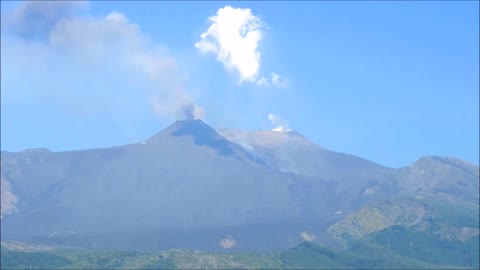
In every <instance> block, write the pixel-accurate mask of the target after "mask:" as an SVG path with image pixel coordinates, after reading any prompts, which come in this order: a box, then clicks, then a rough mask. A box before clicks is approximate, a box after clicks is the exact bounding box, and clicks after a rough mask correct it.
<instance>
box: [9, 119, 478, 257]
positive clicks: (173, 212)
mask: <svg viewBox="0 0 480 270" xmlns="http://www.w3.org/2000/svg"><path fill="white" fill-rule="evenodd" d="M443 172H446V173H447V174H446V176H448V177H446V176H445V177H440V178H439V177H437V176H436V175H438V174H439V173H443ZM1 180H2V220H1V225H2V232H1V233H2V239H37V240H38V241H57V243H58V242H62V243H64V244H68V245H76V244H78V245H84V246H85V245H87V246H89V245H104V246H109V247H111V246H116V247H119V246H122V245H124V246H125V247H132V246H135V247H136V248H138V249H144V250H145V249H147V250H156V249H165V248H172V247H181V248H198V247H201V248H210V249H214V248H219V246H218V243H219V241H221V240H222V239H223V238H224V237H225V235H228V236H229V237H231V238H232V239H234V240H235V241H232V243H236V245H234V246H233V248H239V249H245V250H250V249H252V248H257V249H264V250H270V249H275V248H277V249H282V248H284V247H291V246H293V245H295V244H298V243H299V242H301V241H303V240H304V239H303V238H302V235H304V234H302V233H305V232H306V231H308V232H309V234H315V235H316V236H317V238H316V239H317V241H324V242H325V243H328V241H330V240H332V239H330V238H329V237H328V235H327V234H326V232H327V230H326V228H327V227H328V226H330V225H332V224H334V223H336V222H338V221H341V220H343V219H344V218H345V217H346V216H347V215H349V214H351V213H354V212H355V211H356V210H358V209H360V208H361V207H362V206H364V205H366V204H367V203H369V202H373V201H378V200H384V199H388V198H391V197H395V196H414V195H415V194H416V193H418V192H427V193H429V192H430V193H445V194H447V195H449V196H454V197H460V198H462V199H464V200H470V201H471V200H473V199H475V198H478V167H476V166H474V165H471V164H468V163H467V162H464V161H460V160H456V159H455V160H453V159H442V158H423V159H421V160H420V161H419V162H417V163H415V164H414V165H412V166H409V167H405V168H400V169H392V168H386V167H384V166H381V165H379V164H376V163H374V162H371V161H368V160H365V159H362V158H360V157H356V156H353V155H348V154H343V153H337V152H334V151H330V150H327V149H324V148H322V147H320V146H317V145H316V144H315V143H313V142H311V141H310V140H308V139H306V138H304V137H303V136H302V135H300V134H299V133H297V132H294V131H290V132H274V131H241V130H219V131H216V130H214V129H212V128H211V127H210V126H208V125H207V124H206V123H204V122H203V121H201V120H185V121H177V122H175V123H173V124H172V125H170V126H168V127H167V128H166V129H164V130H163V131H161V132H159V133H157V134H155V135H154V136H152V137H151V138H149V139H147V140H145V141H143V142H139V143H135V144H129V145H123V146H115V147H111V148H104V149H90V150H80V151H66V152H51V151H49V150H47V149H30V150H25V151H21V152H6V151H2V153H1ZM451 187H455V188H453V189H452V188H451ZM475 188H476V189H475ZM139 233H141V234H142V237H143V238H142V237H140V236H139ZM87 235H89V237H87ZM322 235H324V236H322ZM79 239H81V241H80V240H79ZM228 239H230V238H228ZM133 242H135V244H133ZM260 243H270V244H260Z"/></svg>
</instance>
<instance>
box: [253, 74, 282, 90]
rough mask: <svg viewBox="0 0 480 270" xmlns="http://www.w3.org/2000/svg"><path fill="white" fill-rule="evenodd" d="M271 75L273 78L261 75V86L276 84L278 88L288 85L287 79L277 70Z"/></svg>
mask: <svg viewBox="0 0 480 270" xmlns="http://www.w3.org/2000/svg"><path fill="white" fill-rule="evenodd" d="M271 75H272V77H271V79H267V78H265V77H264V76H262V77H260V79H258V80H257V84H258V85H259V86H275V87H278V88H285V87H288V81H287V79H285V78H283V77H281V76H280V75H278V74H277V73H275V72H272V73H271Z"/></svg>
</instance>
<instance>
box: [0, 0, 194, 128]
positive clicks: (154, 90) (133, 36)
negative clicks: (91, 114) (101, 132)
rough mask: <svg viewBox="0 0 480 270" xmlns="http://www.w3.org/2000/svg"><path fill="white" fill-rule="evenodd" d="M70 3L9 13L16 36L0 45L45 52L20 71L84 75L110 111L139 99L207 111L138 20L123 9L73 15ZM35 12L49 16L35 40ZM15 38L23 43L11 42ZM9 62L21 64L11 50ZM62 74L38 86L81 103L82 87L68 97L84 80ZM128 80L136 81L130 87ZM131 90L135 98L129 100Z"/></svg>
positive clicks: (157, 108) (173, 111)
mask: <svg viewBox="0 0 480 270" xmlns="http://www.w3.org/2000/svg"><path fill="white" fill-rule="evenodd" d="M56 5H57V6H56ZM66 5H67V4H65V3H64V2H36V1H35V2H25V3H24V4H21V5H19V7H17V9H16V10H14V11H13V12H12V14H10V17H11V18H15V20H13V19H12V20H13V22H15V23H14V24H11V25H13V26H15V27H13V26H12V27H13V28H12V29H13V30H15V31H10V32H11V33H14V36H13V41H12V37H9V38H7V41H5V42H2V51H3V52H6V53H8V52H15V54H17V55H31V54H32V53H31V52H30V49H31V48H32V47H39V46H40V47H41V48H42V50H44V52H46V53H45V55H46V56H45V57H44V58H43V59H42V63H38V62H37V63H31V64H32V66H33V67H30V66H27V65H24V66H22V67H20V68H18V71H22V70H23V72H24V73H27V72H28V71H29V70H30V71H32V70H33V71H34V72H36V73H40V72H44V71H43V70H41V69H42V68H44V67H46V69H47V70H49V71H50V74H55V73H57V71H61V72H64V71H65V74H67V76H75V79H76V80H82V78H83V81H84V83H85V84H89V85H90V87H91V88H93V89H88V91H92V92H94V91H96V92H97V93H91V95H95V96H97V97H102V98H103V101H104V102H105V103H106V104H107V106H103V107H101V106H100V109H103V110H105V109H106V108H105V107H110V108H112V109H113V110H117V111H116V112H112V113H114V114H117V113H119V112H120V111H121V110H122V109H125V107H127V106H128V104H127V103H128V102H130V101H133V100H134V99H136V100H143V102H145V105H146V106H148V105H150V106H151V109H152V111H153V112H155V113H157V114H158V115H159V116H161V117H166V118H201V117H203V109H202V108H200V107H198V106H197V105H195V104H194V103H193V100H192V98H191V97H190V96H189V95H188V93H187V92H186V91H185V90H184V89H183V88H182V86H181V79H180V75H179V70H178V68H177V63H176V60H175V58H173V57H172V56H171V55H170V54H169V52H168V50H167V49H166V48H164V47H163V46H161V45H159V44H155V43H153V42H151V41H149V39H148V36H146V35H145V34H144V33H142V32H141V29H140V27H139V26H138V25H136V24H133V23H131V22H129V20H128V18H127V17H126V16H125V15H124V14H122V13H119V12H111V13H109V14H107V15H106V16H103V17H90V16H89V17H87V16H74V15H73V13H74V12H73V11H72V12H66V11H65V10H66V9H67V7H68V10H70V9H72V8H74V7H75V5H77V4H75V5H74V4H72V6H66ZM32 10H33V11H32ZM55 13H61V14H55ZM36 14H37V15H38V14H43V15H42V16H43V17H42V16H40V17H42V18H45V19H42V20H41V21H46V22H48V23H44V24H43V26H42V29H41V31H36V32H38V33H40V32H41V33H42V34H43V35H44V36H43V37H42V38H40V39H38V36H34V37H33V38H35V42H33V43H32V42H31V40H32V35H26V34H25V33H28V31H27V30H29V29H30V26H31V25H32V23H34V22H36V21H38V20H39V19H38V18H37V17H38V16H36ZM66 14H67V15H68V14H70V15H69V16H67V15H66ZM19 29H24V30H23V31H20V30H19ZM2 30H3V29H2ZM36 30H38V29H36ZM2 32H3V31H2ZM30 32H31V31H30ZM2 36H3V33H2ZM2 39H3V38H2ZM9 42H10V43H9ZM15 43H17V44H21V45H22V46H15V45H12V44H15ZM4 48H5V50H3V49H4ZM19 48H21V49H19ZM37 58H38V57H37ZM58 59H60V60H58ZM10 62H11V64H12V65H17V66H18V63H15V59H14V57H13V56H12V57H10V58H7V59H6V60H4V59H2V66H3V65H4V64H9V65H10ZM53 63H56V64H53ZM2 75H3V71H2ZM55 75H56V74H55ZM55 75H50V76H55ZM62 80H66V79H65V78H58V79H56V78H55V80H50V81H49V82H46V80H44V81H42V82H41V83H43V84H47V83H49V85H43V87H40V85H39V87H38V88H44V89H49V90H48V91H50V92H49V93H46V94H45V95H46V96H48V97H49V98H50V99H60V97H63V99H62V101H63V102H67V103H69V105H66V107H75V106H78V104H76V102H77V101H78V99H77V96H78V95H82V93H75V95H74V96H73V97H70V98H65V97H66V93H68V91H69V89H77V90H78V89H79V88H81V86H79V85H74V83H73V82H72V83H71V85H67V86H65V85H61V83H59V82H61V81H62ZM127 82H131V84H133V85H135V86H136V87H130V88H129V87H127V85H126V84H127ZM32 83H35V82H32ZM65 84H67V83H65ZM113 85H115V87H113ZM134 88H136V89H134ZM50 89H54V90H50ZM86 91H87V89H86ZM52 93H54V95H52ZM55 95H56V97H55ZM127 96H128V97H133V98H131V100H128V99H129V98H126V97H127ZM122 99H124V100H125V101H124V103H122V104H119V103H118V101H119V100H122ZM125 102H126V103H125ZM77 103H78V102H77ZM125 105H126V106H125ZM83 107H85V106H83ZM89 109H92V108H91V107H89ZM131 110H135V109H134V108H133V109H131Z"/></svg>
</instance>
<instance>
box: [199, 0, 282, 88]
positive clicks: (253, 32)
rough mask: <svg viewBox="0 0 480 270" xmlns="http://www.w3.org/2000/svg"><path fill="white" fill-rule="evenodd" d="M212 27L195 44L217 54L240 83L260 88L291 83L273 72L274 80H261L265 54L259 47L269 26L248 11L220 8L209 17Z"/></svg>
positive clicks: (206, 51) (262, 78)
mask: <svg viewBox="0 0 480 270" xmlns="http://www.w3.org/2000/svg"><path fill="white" fill-rule="evenodd" d="M209 21H210V22H211V25H210V27H209V28H208V29H207V31H206V32H204V33H202V34H201V36H200V41H199V42H197V43H195V44H194V45H195V48H197V49H199V50H200V51H201V52H203V53H211V54H215V55H216V57H217V60H218V61H219V62H221V63H222V64H223V66H224V67H225V68H226V69H227V70H230V71H234V72H236V73H237V74H238V77H239V80H238V82H239V84H242V83H244V82H256V83H257V84H258V85H260V86H275V87H286V86H287V81H286V80H285V79H284V78H282V77H280V76H279V75H278V74H276V73H274V72H272V73H271V74H272V78H271V79H266V78H265V77H264V76H261V77H260V78H259V74H260V64H261V53H260V52H259V51H258V47H259V44H260V41H261V40H262V37H263V35H264V30H265V28H266V25H265V23H264V22H262V20H261V19H260V18H259V17H257V16H255V15H253V13H252V11H251V10H250V9H248V8H232V7H230V6H226V7H223V8H220V9H219V10H218V11H217V14H216V15H214V16H211V17H210V18H209Z"/></svg>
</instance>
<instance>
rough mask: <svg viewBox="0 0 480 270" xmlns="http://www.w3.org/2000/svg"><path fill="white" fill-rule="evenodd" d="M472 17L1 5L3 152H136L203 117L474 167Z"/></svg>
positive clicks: (418, 8) (450, 6)
mask: <svg viewBox="0 0 480 270" xmlns="http://www.w3.org/2000/svg"><path fill="white" fill-rule="evenodd" d="M478 5H479V4H478V2H475V1H469V2H458V1H448V2H447V1H437V2H434V1H423V2H417V1H393V2H387V1H370V2H366V1H365V2H363V1H361V2H350V1H345V2H343V1H332V2H322V1H318V2H314V1H312V2H301V3H299V2H204V3H197V2H195V3H194V2H154V1H148V2H138V1H136V2H127V1H120V2H103V1H95V2H73V1H72V2H64V3H62V2H53V3H49V2H44V1H41V2H3V1H2V2H1V7H2V11H1V12H2V28H1V91H2V92H1V148H2V150H7V151H20V150H23V149H25V148H33V147H47V148H49V149H50V150H53V151H64V150H72V149H83V148H96V147H108V146H113V145H121V144H127V143H134V142H139V141H142V140H144V139H146V138H148V137H150V136H151V135H153V134H154V133H156V132H158V131H160V130H162V129H163V128H165V127H166V126H167V125H169V124H170V123H171V122H172V121H174V120H175V119H181V118H185V117H200V118H203V119H204V120H205V121H206V122H207V123H209V124H210V125H211V126H212V127H214V128H241V129H272V128H279V126H281V128H279V129H282V128H283V129H287V128H291V129H294V130H296V131H298V132H299V133H301V134H303V135H304V136H306V137H308V138H310V139H311V140H313V141H314V142H316V143H318V144H319V145H321V146H323V147H325V148H328V149H331V150H335V151H339V152H346V153H351V154H355V155H359V156H362V157H364V158H367V159H370V160H372V161H375V162H378V163H381V164H383V165H386V166H391V167H400V166H405V165H408V164H409V163H411V162H413V161H415V160H416V159H418V158H419V157H420V156H422V155H444V156H453V157H459V158H462V159H465V160H468V161H470V162H473V163H475V164H477V165H478V163H479V75H478V74H479V17H478V9H479V6H478ZM272 122H273V123H272Z"/></svg>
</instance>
